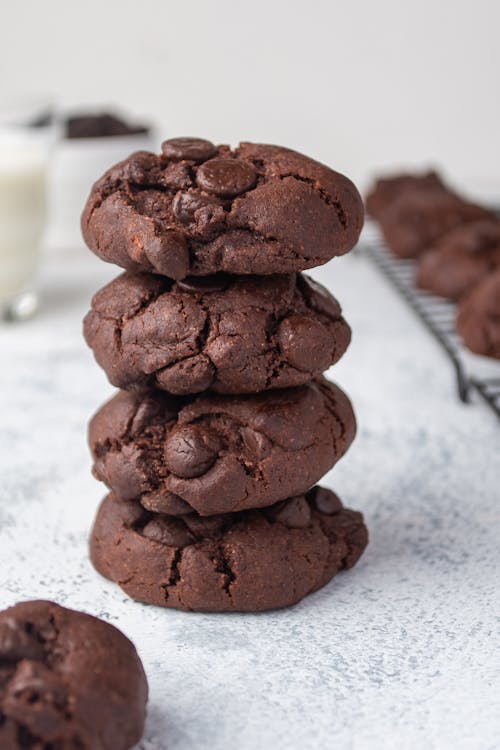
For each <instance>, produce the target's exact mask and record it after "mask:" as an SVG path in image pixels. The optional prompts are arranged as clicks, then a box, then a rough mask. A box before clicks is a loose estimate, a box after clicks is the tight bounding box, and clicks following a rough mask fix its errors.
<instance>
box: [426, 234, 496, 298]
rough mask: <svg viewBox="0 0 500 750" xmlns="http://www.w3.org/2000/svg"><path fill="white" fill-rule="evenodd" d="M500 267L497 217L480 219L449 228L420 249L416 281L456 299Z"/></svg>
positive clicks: (437, 292) (439, 293)
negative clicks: (424, 249)
mask: <svg viewBox="0 0 500 750" xmlns="http://www.w3.org/2000/svg"><path fill="white" fill-rule="evenodd" d="M499 267H500V221H499V220H498V219H483V220H482V221H474V222H471V223H470V224H464V225H462V226H459V227H457V228H456V229H453V230H452V231H451V232H448V234H445V235H444V237H442V239H441V240H438V242H437V243H436V244H435V245H434V246H433V248H432V249H431V250H429V251H428V252H426V253H424V254H423V255H422V256H421V257H420V259H419V264H418V270H417V279H416V280H417V285H418V286H419V287H421V288H422V289H426V290H427V291H429V292H432V293H433V294H437V295H438V296H440V297H446V298H447V299H451V300H458V299H460V298H461V297H462V296H463V295H464V294H466V293H467V292H468V291H469V290H470V289H472V287H473V286H474V285H475V284H477V283H478V282H479V281H481V279H483V278H484V277H485V276H488V275H489V274H490V273H491V272H492V271H494V270H495V269H496V268H499Z"/></svg>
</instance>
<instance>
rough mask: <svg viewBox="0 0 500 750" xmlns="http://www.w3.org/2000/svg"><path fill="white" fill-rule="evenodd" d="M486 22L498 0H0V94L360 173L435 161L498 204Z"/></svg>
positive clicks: (490, 32)
mask: <svg viewBox="0 0 500 750" xmlns="http://www.w3.org/2000/svg"><path fill="white" fill-rule="evenodd" d="M499 24H500V3H499V2H498V0H476V2H474V3H471V2H465V1H464V0H419V1H418V2H412V3H408V2H404V1H403V0H399V1H398V0H377V2H369V1H366V2H362V1H361V0H343V2H336V1H335V2H332V1H330V2H329V1H328V0H309V2H307V1H306V0H251V2H250V1H249V2H241V0H232V1H231V0H213V1H210V0H189V1H187V0H184V2H182V0H176V1H175V2H172V1H171V0H133V1H131V0H85V2H80V3H78V4H77V3H75V2H71V0H45V2H42V1H41V0H23V2H6V0H3V3H2V21H1V31H0V76H1V82H2V91H3V92H4V95H11V94H29V93H33V92H39V93H49V94H53V95H54V97H55V99H56V100H57V101H58V102H59V103H61V104H62V105H68V106H71V105H75V104H78V103H80V102H92V103H94V102H106V101H112V102H115V103H117V104H120V105H123V106H125V107H126V108H130V109H131V110H133V111H135V112H137V113H138V114H139V115H146V116H151V117H152V118H153V119H156V120H158V121H159V122H160V123H161V125H162V131H163V132H164V133H165V135H181V134H182V135H184V134H200V135H204V136H206V137H209V138H212V139H214V140H216V141H219V142H220V141H230V142H237V141H238V140H240V139H249V140H263V141H268V142H269V141H271V142H278V143H284V144H287V145H289V146H292V147H295V148H298V149H299V150H304V151H306V152H308V153H310V154H311V155H313V156H316V157H317V158H319V159H321V160H324V161H326V162H328V163H330V164H332V165H333V166H335V167H337V168H339V169H341V170H345V171H346V172H347V173H348V174H349V175H350V176H352V177H353V178H354V179H356V180H358V181H360V182H361V183H364V182H365V181H366V178H367V176H368V175H369V174H370V173H371V172H372V171H373V170H375V169H376V168H379V167H381V166H386V165H396V164H398V163H403V164H404V163H415V164H420V163H422V162H423V163H429V162H434V163H436V164H438V165H441V166H443V167H444V168H445V169H446V170H447V172H448V174H449V175H450V176H451V177H452V178H453V179H454V180H455V181H456V182H458V184H459V185H460V186H462V187H464V188H467V187H469V188H470V189H471V190H472V191H473V192H477V191H481V192H490V193H493V194H496V195H498V197H499V198H500V171H499V165H500V158H499V157H500V145H499V142H500V137H499V135H500V85H499V73H500V36H499Z"/></svg>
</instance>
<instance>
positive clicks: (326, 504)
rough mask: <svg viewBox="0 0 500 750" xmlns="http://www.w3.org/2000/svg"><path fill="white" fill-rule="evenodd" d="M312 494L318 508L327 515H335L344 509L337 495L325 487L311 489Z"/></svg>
mask: <svg viewBox="0 0 500 750" xmlns="http://www.w3.org/2000/svg"><path fill="white" fill-rule="evenodd" d="M310 494H311V496H312V499H313V501H314V505H315V506H316V509H317V510H318V511H319V512H320V513H323V514H324V515H325V516H333V515H335V513H338V512H339V511H340V510H342V503H341V502H340V499H339V498H338V497H337V495H336V494H335V493H334V492H332V491H331V490H327V489H325V488H324V487H316V488H315V489H314V490H311V493H310Z"/></svg>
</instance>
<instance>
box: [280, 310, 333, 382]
mask: <svg viewBox="0 0 500 750" xmlns="http://www.w3.org/2000/svg"><path fill="white" fill-rule="evenodd" d="M278 342H279V345H280V349H281V352H282V354H283V355H284V357H285V359H286V360H287V362H289V364H291V365H292V366H293V367H296V368H297V369H298V370H302V371H303V372H313V371H315V370H319V371H321V370H326V369H328V367H329V365H330V363H331V348H332V341H331V336H330V335H329V334H328V331H327V329H326V328H325V326H324V325H323V324H322V323H320V321H319V320H313V319H312V318H306V317H304V316H302V315H290V316H289V317H287V318H285V319H284V320H282V322H281V323H280V326H279V329H278Z"/></svg>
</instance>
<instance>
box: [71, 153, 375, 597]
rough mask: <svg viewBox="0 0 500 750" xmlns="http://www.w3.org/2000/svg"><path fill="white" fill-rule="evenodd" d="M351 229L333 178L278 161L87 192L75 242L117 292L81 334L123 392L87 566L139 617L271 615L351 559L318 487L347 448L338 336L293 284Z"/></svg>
mask: <svg viewBox="0 0 500 750" xmlns="http://www.w3.org/2000/svg"><path fill="white" fill-rule="evenodd" d="M362 221H363V207H362V202H361V199H360V196H359V194H358V192H357V190H356V188H355V187H354V185H353V184H352V183H351V182H350V181H349V180H348V179H347V178H346V177H344V176H343V175H341V174H339V173H337V172H334V171H332V170H330V169H328V168H327V167H325V166H323V165H321V164H319V163H318V162H315V161H313V160H311V159H309V158H307V157H305V156H302V155H301V154H298V153H296V152H293V151H290V150H288V149H285V148H280V147H277V146H268V145H257V144H251V143H242V144H240V146H239V147H238V148H237V149H234V150H232V149H230V148H229V147H228V146H218V147H217V146H214V145H213V144H212V143H210V142H208V141H206V140H202V139H195V138H177V139H172V140H169V141H166V142H165V143H163V145H162V153H161V154H160V155H155V154H151V153H146V152H139V153H136V154H133V155H132V156H130V157H129V158H128V159H126V160H125V161H124V162H121V163H120V164H118V165H116V166H115V167H113V168H112V169H110V170H109V171H108V172H107V173H106V174H105V175H104V176H103V177H102V179H100V180H99V181H98V182H97V183H96V184H95V185H94V187H93V188H92V191H91V194H90V197H89V199H88V202H87V205H86V207H85V210H84V213H83V217H82V228H83V234H84V238H85V241H86V243H87V244H88V246H89V248H90V249H91V250H93V251H94V252H95V253H96V254H97V255H98V256H99V257H101V258H102V259H103V260H105V261H108V262H112V263H116V264H118V265H119V266H121V267H123V268H125V269H126V273H124V274H123V275H121V276H119V277H118V278H117V279H115V280H114V281H112V282H111V283H110V284H108V285H107V286H106V287H104V289H102V290H101V291H99V292H98V293H97V294H96V295H95V297H94V299H93V302H92V309H91V311H90V312H89V313H88V315H87V317H86V319H85V323H84V332H85V338H86V340H87V342H88V344H89V346H90V347H91V348H92V350H93V352H94V355H95V357H96V359H97V361H98V363H99V364H100V365H101V366H102V367H103V369H104V370H105V372H106V374H107V376H108V377H109V380H110V381H111V383H113V385H115V386H117V387H118V388H120V389H121V390H120V391H119V392H118V394H117V395H116V396H114V398H112V399H111V401H109V402H108V403H107V404H105V405H104V406H103V407H102V408H101V409H100V411H98V412H97V414H96V415H95V416H94V418H93V419H92V421H91V424H90V445H91V450H92V454H93V458H94V474H95V476H96V477H97V478H98V479H100V480H102V481H103V482H105V483H106V485H107V486H108V487H109V488H110V490H111V493H110V494H109V495H108V496H107V497H106V498H105V500H104V501H103V503H102V505H101V508H100V510H99V512H98V515H97V518H96V521H95V524H94V528H93V531H92V537H91V558H92V561H93V564H94V565H95V567H96V568H97V570H98V571H100V572H101V573H102V574H103V575H104V576H106V577H108V578H110V579H111V580H113V581H116V582H117V583H118V584H119V585H120V586H121V587H122V588H123V589H124V591H126V592H127V593H128V594H129V595H130V596H131V597H133V598H134V599H137V600H139V601H143V602H149V603H152V604H157V605H162V606H167V607H176V608H180V609H188V610H198V611H258V610H265V609H272V608H275V607H283V606H286V605H290V604H293V603H295V602H298V601H299V600H300V599H301V598H302V597H304V596H305V595H307V594H308V593H310V592H312V591H314V590H316V589H318V588H319V587H321V586H323V585H324V584H325V583H326V582H327V581H329V580H330V578H332V576H334V575H335V573H337V572H338V571H339V570H342V569H344V568H349V567H351V566H352V565H354V563H355V562H356V561H357V560H358V558H359V557H360V555H361V553H362V552H363V550H364V548H365V546H366V543H367V531H366V527H365V525H364V523H363V518H362V516H361V514H360V513H357V512H355V511H351V510H348V509H346V508H344V507H343V506H342V503H341V501H340V500H339V498H338V497H337V496H336V495H335V494H334V493H333V492H331V491H330V490H327V489H324V488H321V487H318V486H315V484H316V482H317V481H318V480H319V479H320V478H321V477H322V475H323V474H324V473H325V472H326V471H328V470H329V469H330V468H331V467H332V466H333V465H334V464H335V463H336V462H337V461H338V460H339V459H340V458H341V457H342V456H343V455H344V453H345V452H346V450H347V449H348V447H349V445H350V443H351V442H352V440H353V438H354V435H355V429H356V425H355V417H354V413H353V410H352V407H351V404H350V402H349V400H348V398H347V396H346V395H345V394H344V393H343V392H342V391H341V390H340V388H338V387H337V386H336V385H334V384H332V383H330V382H329V381H328V380H326V379H325V378H324V377H323V375H322V373H323V372H324V371H325V370H326V369H327V368H329V367H330V366H331V365H333V364H334V363H335V362H337V361H338V359H339V358H340V357H341V356H342V354H343V353H344V351H345V350H346V348H347V346H348V344H349V340H350V329H349V326H348V325H347V323H346V322H345V320H344V319H343V317H342V313H341V308H340V306H339V304H338V302H337V301H336V300H335V299H334V298H333V297H332V296H331V295H330V294H329V293H328V292H327V291H326V290H325V289H323V288H322V287H321V286H319V285H318V284H317V283H315V282H313V281H312V280H310V279H308V278H307V277H306V276H304V275H302V274H301V273H300V272H301V271H303V270H304V269H306V268H311V267H313V266H317V265H320V264H322V263H325V262H326V261H327V260H329V259H330V258H332V257H333V256H336V255H342V254H344V253H346V252H348V251H349V250H350V249H351V248H352V247H353V246H354V244H355V242H356V240H357V238H358V236H359V232H360V230H361V226H362Z"/></svg>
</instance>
